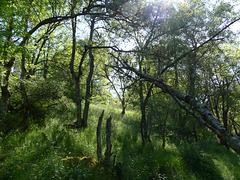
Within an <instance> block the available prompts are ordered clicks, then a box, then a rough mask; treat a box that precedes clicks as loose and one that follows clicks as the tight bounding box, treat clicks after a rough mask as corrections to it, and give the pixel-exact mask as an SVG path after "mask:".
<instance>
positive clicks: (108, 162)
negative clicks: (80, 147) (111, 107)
mask: <svg viewBox="0 0 240 180" xmlns="http://www.w3.org/2000/svg"><path fill="white" fill-rule="evenodd" d="M111 121H112V117H111V116H110V118H109V119H107V124H106V146H107V147H106V151H105V162H106V166H107V167H108V168H109V167H111V156H112V152H111V151H112V144H111Z"/></svg>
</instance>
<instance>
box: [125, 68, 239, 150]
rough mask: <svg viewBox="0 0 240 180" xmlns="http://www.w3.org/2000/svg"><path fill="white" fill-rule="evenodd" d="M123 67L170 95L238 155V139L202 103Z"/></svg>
mask: <svg viewBox="0 0 240 180" xmlns="http://www.w3.org/2000/svg"><path fill="white" fill-rule="evenodd" d="M123 65H124V68H125V69H127V70H130V71H132V72H135V73H136V74H137V75H138V76H139V77H141V78H143V79H145V80H147V81H149V82H152V83H153V84H155V86H156V87H159V88H161V89H162V90H163V92H165V93H168V94H169V95H171V96H172V97H173V98H174V100H175V101H176V102H177V103H178V104H179V106H180V107H181V108H183V109H184V110H185V111H187V112H189V113H191V114H192V116H194V117H195V118H196V119H197V120H198V122H199V123H201V124H203V125H204V126H206V127H208V128H209V129H211V130H212V132H214V133H215V134H216V135H217V136H218V138H219V139H220V141H221V143H222V144H224V145H226V146H227V147H229V148H231V149H233V150H234V151H235V152H237V153H238V154H240V139H239V138H238V137H237V136H234V135H233V134H231V133H230V132H229V131H227V129H226V128H224V127H223V126H222V125H221V123H220V121H219V120H217V119H216V118H215V117H214V116H213V115H212V113H211V111H210V110H208V109H207V108H206V107H205V106H204V105H203V104H202V103H200V102H199V101H197V100H196V99H195V98H194V97H192V96H188V95H186V94H184V93H181V92H179V91H177V90H175V89H174V88H172V87H170V86H168V85H167V84H165V83H164V81H163V80H162V79H158V78H155V77H152V76H150V75H146V74H143V73H140V72H138V71H137V70H136V69H135V68H133V67H131V66H129V65H128V64H126V63H124V64H123ZM183 102H184V103H186V104H188V106H187V105H185V104H183ZM193 109H194V111H193Z"/></svg>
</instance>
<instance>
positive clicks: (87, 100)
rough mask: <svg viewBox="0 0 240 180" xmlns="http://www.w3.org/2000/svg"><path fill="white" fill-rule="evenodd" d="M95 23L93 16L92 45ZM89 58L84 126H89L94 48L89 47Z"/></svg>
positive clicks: (90, 42) (90, 39)
mask: <svg viewBox="0 0 240 180" xmlns="http://www.w3.org/2000/svg"><path fill="white" fill-rule="evenodd" d="M94 24H95V18H93V19H92V21H91V27H90V37H89V44H90V45H92V40H93V32H94ZM89 58H90V69H89V74H88V77H87V81H86V86H87V87H86V95H85V106H84V112H83V128H86V127H87V120H88V111H89V105H90V98H91V82H92V77H93V71H94V56H93V52H92V48H90V49H89Z"/></svg>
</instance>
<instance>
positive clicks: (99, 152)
mask: <svg viewBox="0 0 240 180" xmlns="http://www.w3.org/2000/svg"><path fill="white" fill-rule="evenodd" d="M103 115H104V110H103V111H102V114H101V116H100V117H99V120H98V126H97V157H98V161H99V162H101V161H102V160H103V157H102V135H101V134H102V120H103Z"/></svg>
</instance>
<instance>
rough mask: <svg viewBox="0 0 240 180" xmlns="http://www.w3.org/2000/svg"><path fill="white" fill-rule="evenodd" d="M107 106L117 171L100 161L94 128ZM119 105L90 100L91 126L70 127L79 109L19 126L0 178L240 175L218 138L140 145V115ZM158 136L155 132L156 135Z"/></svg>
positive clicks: (4, 153) (4, 148)
mask: <svg viewBox="0 0 240 180" xmlns="http://www.w3.org/2000/svg"><path fill="white" fill-rule="evenodd" d="M102 110H105V114H104V121H103V129H102V141H103V144H102V146H103V152H105V144H106V141H105V123H106V119H107V118H109V117H110V116H112V137H111V140H112V145H113V147H112V153H113V155H112V157H113V158H114V159H115V164H119V168H120V170H119V169H118V171H121V173H120V174H118V173H117V172H115V171H114V168H110V169H106V168H105V167H104V166H101V165H100V164H99V163H98V162H97V156H96V127H97V122H98V118H99V116H100V114H101V112H102ZM120 113H121V110H120V109H113V108H112V109H111V108H110V107H107V106H102V105H92V106H91V111H90V114H89V124H88V128H86V129H85V130H80V131H78V130H76V129H68V128H67V127H66V126H65V125H67V124H69V123H72V122H74V121H75V119H74V117H75V112H74V111H72V112H69V113H68V114H57V115H55V116H52V117H48V120H47V121H46V125H45V126H43V127H37V126H34V125H32V126H31V128H30V131H29V132H27V133H21V132H18V131H15V132H14V133H12V134H11V135H10V136H8V137H6V138H5V139H4V140H3V139H2V140H1V144H0V179H13V180H16V179H17V180H21V179H22V180H28V179H29V180H30V179H124V180H125V179H142V180H144V179H174V180H175V179H179V180H180V179H216V180H221V179H228V180H231V179H232V180H233V179H236V180H237V179H240V171H239V169H240V163H239V162H240V161H239V156H238V155H237V154H236V153H234V152H232V151H229V150H228V149H226V148H225V147H223V146H218V145H217V143H216V142H215V141H214V140H201V141H198V142H193V143H187V142H183V143H181V144H177V145H176V144H173V143H168V144H167V145H166V147H165V149H163V148H162V144H161V139H159V136H156V137H157V138H153V139H152V143H151V144H148V145H146V146H145V147H143V146H142V142H141V137H140V115H139V113H137V112H134V111H127V112H126V114H125V115H124V116H122V115H120ZM153 137H154V136H153Z"/></svg>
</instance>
